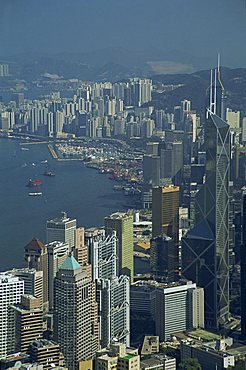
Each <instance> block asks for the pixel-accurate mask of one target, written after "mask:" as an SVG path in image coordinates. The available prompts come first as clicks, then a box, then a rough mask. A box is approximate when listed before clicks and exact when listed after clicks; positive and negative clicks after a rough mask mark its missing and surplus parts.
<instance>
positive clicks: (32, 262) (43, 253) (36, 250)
mask: <svg viewBox="0 0 246 370" xmlns="http://www.w3.org/2000/svg"><path fill="white" fill-rule="evenodd" d="M24 258H25V266H26V267H27V268H29V269H33V268H34V269H36V270H37V271H43V305H44V308H45V309H46V308H47V304H48V254H47V249H46V247H45V245H44V244H43V243H42V242H41V241H40V240H39V239H36V238H33V239H32V240H31V241H30V242H29V243H28V244H27V245H26V246H25V248H24Z"/></svg>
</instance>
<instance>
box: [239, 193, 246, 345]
mask: <svg viewBox="0 0 246 370" xmlns="http://www.w3.org/2000/svg"><path fill="white" fill-rule="evenodd" d="M240 257H241V334H242V337H243V338H245V337H246V194H243V201H242V244H241V254H240Z"/></svg>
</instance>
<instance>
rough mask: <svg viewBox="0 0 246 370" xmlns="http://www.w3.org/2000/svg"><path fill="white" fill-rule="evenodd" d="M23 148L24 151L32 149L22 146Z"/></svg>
mask: <svg viewBox="0 0 246 370" xmlns="http://www.w3.org/2000/svg"><path fill="white" fill-rule="evenodd" d="M21 150H22V151H23V152H24V151H28V150H30V149H29V148H25V147H21Z"/></svg>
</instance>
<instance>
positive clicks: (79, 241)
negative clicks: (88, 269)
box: [73, 227, 88, 266]
mask: <svg viewBox="0 0 246 370" xmlns="http://www.w3.org/2000/svg"><path fill="white" fill-rule="evenodd" d="M84 234H85V230H84V228H83V227H78V228H77V229H76V231H75V247H74V249H73V255H74V257H75V258H76V260H77V261H78V263H79V264H80V266H85V265H87V264H88V253H87V247H86V246H85V235H84Z"/></svg>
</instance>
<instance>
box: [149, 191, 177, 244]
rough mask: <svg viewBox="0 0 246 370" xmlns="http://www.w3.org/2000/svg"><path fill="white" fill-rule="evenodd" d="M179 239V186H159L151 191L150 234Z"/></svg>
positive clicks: (175, 240)
mask: <svg viewBox="0 0 246 370" xmlns="http://www.w3.org/2000/svg"><path fill="white" fill-rule="evenodd" d="M163 234H166V235H167V236H169V237H170V238H172V239H173V240H174V242H175V244H176V245H177V244H178V241H179V187H178V186H159V187H154V188H153V192H152V235H153V237H157V236H161V235H163Z"/></svg>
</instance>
